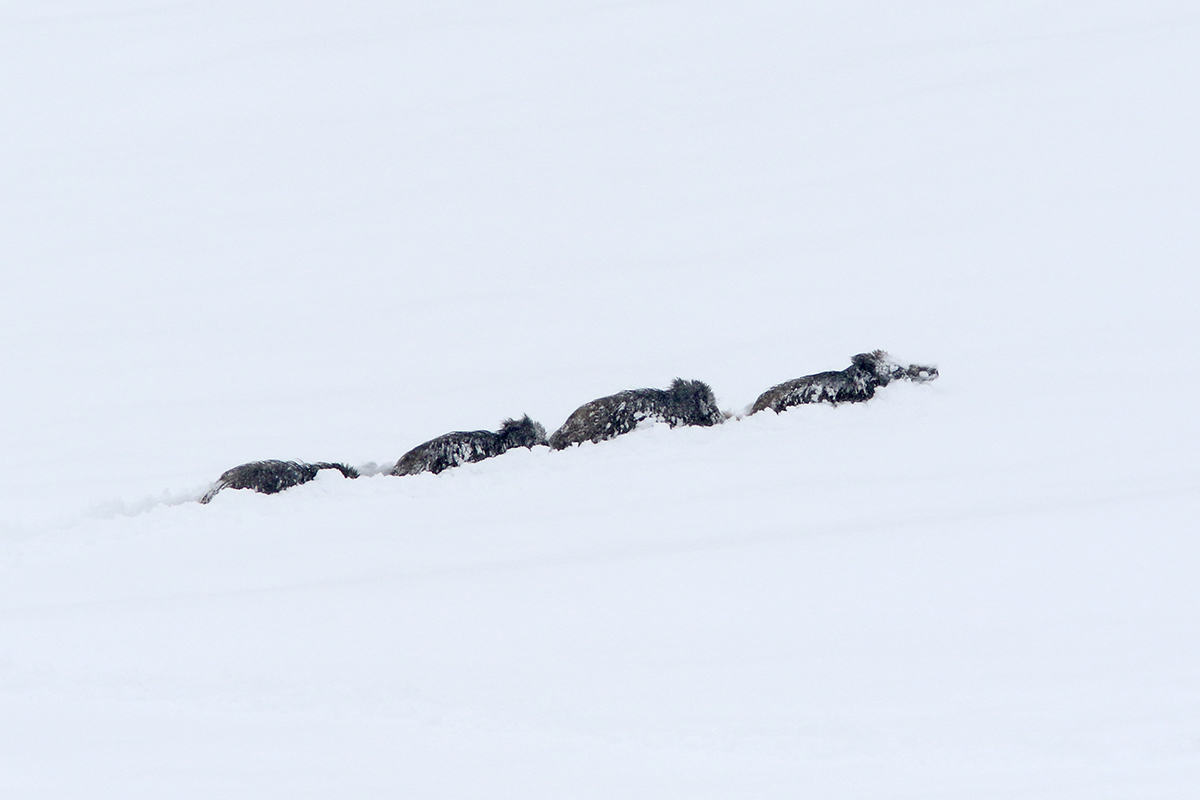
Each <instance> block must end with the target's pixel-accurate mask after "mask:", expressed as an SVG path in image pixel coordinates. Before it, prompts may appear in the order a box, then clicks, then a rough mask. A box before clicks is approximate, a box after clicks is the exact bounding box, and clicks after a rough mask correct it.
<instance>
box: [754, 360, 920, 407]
mask: <svg viewBox="0 0 1200 800" xmlns="http://www.w3.org/2000/svg"><path fill="white" fill-rule="evenodd" d="M850 361H851V362H852V363H851V364H850V366H849V367H847V368H846V369H844V370H841V371H840V372H818V373H817V374H816V375H805V376H804V377H803V378H796V379H794V380H790V381H786V382H784V383H781V384H779V385H777V386H772V387H771V388H770V389H768V390H767V391H765V392H763V393H762V394H761V395H759V397H758V399H757V400H755V401H754V405H753V406H752V407H751V409H750V413H751V414H757V413H758V412H759V411H762V410H763V409H767V408H769V409H771V410H772V411H774V412H775V413H777V414H778V413H779V412H781V411H784V410H785V409H788V408H791V407H792V406H798V405H803V404H805V403H831V404H833V405H837V404H838V403H861V402H863V401H865V400H870V399H871V398H872V397H874V396H875V390H876V389H877V388H878V387H880V386H887V385H888V384H889V383H891V382H892V381H894V380H901V379H903V380H910V381H917V382H918V383H924V382H925V381H931V380H934V379H935V378H937V376H938V371H937V367H927V366H922V365H920V364H909V365H908V366H904V365H903V364H900V363H899V362H897V361H894V360H893V359H892V357H891V356H889V355H888V354H887V353H885V352H884V351H883V350H875V351H874V352H871V353H859V354H858V355H856V356H853V357H851V359H850Z"/></svg>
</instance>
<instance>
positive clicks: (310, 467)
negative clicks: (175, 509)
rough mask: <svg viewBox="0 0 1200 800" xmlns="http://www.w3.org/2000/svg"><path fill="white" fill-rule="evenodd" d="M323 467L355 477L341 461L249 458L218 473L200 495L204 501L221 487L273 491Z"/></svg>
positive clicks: (307, 477) (303, 479)
mask: <svg viewBox="0 0 1200 800" xmlns="http://www.w3.org/2000/svg"><path fill="white" fill-rule="evenodd" d="M323 469H336V470H337V471H338V472H340V473H342V475H343V476H345V477H347V478H357V477H358V470H356V469H354V467H348V466H346V465H345V464H335V463H330V462H328V461H318V462H317V463H315V464H306V463H305V462H303V461H275V460H269V461H251V462H250V463H249V464H242V465H241V466H238V467H234V468H233V469H229V470H226V471H225V472H223V473H221V477H220V478H218V479H217V482H216V483H214V484H213V485H212V488H211V489H209V490H208V491H207V492H205V494H204V496H203V497H201V498H200V502H201V503H207V502H209V501H210V500H212V499H213V498H214V497H216V496H217V492H219V491H221V490H222V489H253V490H254V491H256V492H259V493H261V494H276V493H277V492H282V491H283V490H284V489H290V488H292V487H293V486H299V485H300V484H302V483H308V482H309V481H311V480H312V479H313V478H315V477H317V473H318V472H320V471H321V470H323Z"/></svg>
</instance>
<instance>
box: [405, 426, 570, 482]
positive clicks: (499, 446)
mask: <svg viewBox="0 0 1200 800" xmlns="http://www.w3.org/2000/svg"><path fill="white" fill-rule="evenodd" d="M547 444H549V442H548V441H547V440H546V429H545V428H543V427H542V426H541V424H540V423H537V422H534V421H533V420H531V419H530V418H529V415H528V414H527V415H525V416H524V417H521V419H506V420H504V423H503V424H502V425H501V426H500V430H498V431H496V432H495V433H493V432H492V431H455V432H453V433H447V434H445V435H442V436H439V437H437V438H436V439H430V440H429V441H428V442H425V443H424V444H419V445H417V446H416V447H414V448H413V449H412V450H409V451H408V452H407V453H405V454H404V455H402V456H401V457H400V460H399V461H397V462H396V466H395V467H393V468H392V471H391V473H390V474H392V475H416V474H418V473H421V472H432V473H434V474H437V473H439V472H441V471H442V470H445V469H449V468H450V467H457V466H459V465H460V464H466V463H469V462H474V461H483V460H484V459H485V458H492V457H494V456H498V455H500V454H502V453H505V452H507V451H508V450H511V449H513V448H514V447H527V448H530V449H533V448H534V447H535V446H537V445H547Z"/></svg>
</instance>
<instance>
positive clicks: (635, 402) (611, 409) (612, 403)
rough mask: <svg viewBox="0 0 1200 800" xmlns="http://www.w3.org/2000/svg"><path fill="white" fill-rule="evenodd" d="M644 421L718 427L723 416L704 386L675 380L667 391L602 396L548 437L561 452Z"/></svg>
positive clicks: (708, 388)
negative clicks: (574, 445)
mask: <svg viewBox="0 0 1200 800" xmlns="http://www.w3.org/2000/svg"><path fill="white" fill-rule="evenodd" d="M644 420H655V421H657V422H665V423H667V424H668V425H670V426H671V427H672V428H674V427H675V426H676V425H701V426H704V427H707V426H709V425H718V424H720V423H722V422H724V421H725V415H724V414H722V413H721V410H720V409H719V408H717V401H716V398H715V397H713V391H712V389H711V388H710V387H709V385H708V384H707V383H704V382H703V381H685V380H683V379H682V378H676V379H675V382H674V383H672V384H671V388H670V389H628V390H626V391H624V392H618V393H617V394H614V395H611V396H609V397H601V398H600V399H598V400H593V401H592V402H590V403H587V404H585V405H582V406H580V407H579V408H577V409H576V410H575V412H574V413H573V414H571V416H570V417H568V418H567V421H566V422H564V423H563V426H562V427H561V428H559V429H558V430H556V431H555V432H554V433H553V434H552V435H551V436H550V446H551V447H552V448H554V449H555V450H562V449H564V448H566V447H569V446H570V445H573V444H580V443H582V442H600V441H603V440H605V439H611V438H613V437H614V436H620V435H621V434H623V433H629V432H630V431H632V430H633V429H634V428H636V427H637V426H638V423H640V422H642V421H644Z"/></svg>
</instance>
